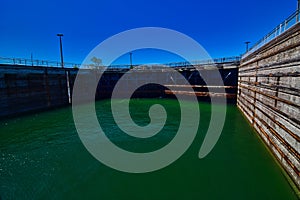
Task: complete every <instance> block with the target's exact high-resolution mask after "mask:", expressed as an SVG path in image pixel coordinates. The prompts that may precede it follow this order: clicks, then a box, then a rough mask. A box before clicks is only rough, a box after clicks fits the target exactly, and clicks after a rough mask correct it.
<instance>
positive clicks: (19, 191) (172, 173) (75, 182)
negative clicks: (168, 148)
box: [0, 99, 297, 200]
mask: <svg viewBox="0 0 300 200" xmlns="http://www.w3.org/2000/svg"><path fill="white" fill-rule="evenodd" d="M157 103H159V104H161V105H163V106H164V107H165V109H166V111H167V113H168V119H167V122H166V125H165V127H164V129H163V130H162V131H161V132H160V133H159V134H157V135H156V136H153V137H151V138H148V139H134V138H133V137H130V136H128V135H125V134H123V133H122V132H121V131H120V130H119V128H118V127H117V126H116V124H115V122H114V120H113V118H112V115H111V112H110V101H108V100H103V101H99V102H97V103H96V110H97V115H98V117H99V121H100V123H101V126H102V127H103V130H104V131H105V133H106V134H107V136H108V137H109V138H110V139H111V140H112V141H113V142H114V143H115V144H117V145H118V146H120V147H122V148H123V149H127V150H130V151H134V152H149V151H154V150H156V149H159V148H161V147H163V146H164V145H166V144H168V143H169V142H170V141H171V140H172V139H173V137H174V136H175V134H176V132H177V129H178V124H179V123H180V110H179V105H178V102H177V101H176V100H171V99H134V100H131V104H130V105H131V107H130V108H131V109H130V111H131V115H132V118H133V120H134V121H135V122H136V123H137V124H139V125H147V124H148V123H149V122H150V119H149V115H148V110H149V107H150V106H151V105H153V104H157ZM199 106H200V110H201V120H200V127H199V131H198V134H197V136H196V139H195V140H194V142H193V144H192V145H191V147H190V148H189V149H188V151H187V152H186V153H185V154H184V155H183V156H182V157H181V158H179V159H178V160H177V161H175V162H174V163H172V164H171V165H169V166H168V167H166V168H164V169H161V170H158V171H155V172H151V173H145V174H129V173H123V172H119V171H116V170H114V169H111V168H109V167H107V166H105V165H103V164H101V163H100V162H99V161H97V160H96V159H95V158H94V157H92V156H91V155H90V154H89V152H88V151H87V150H86V149H85V147H84V146H83V144H82V143H81V141H80V139H79V137H78V134H77V132H76V129H75V126H74V122H73V118H72V110H71V108H70V107H68V108H62V109H57V110H52V111H47V112H42V113H38V114H32V115H27V116H23V117H19V118H13V119H9V120H2V121H0V152H1V154H0V155H1V157H0V196H1V198H0V199H66V198H70V199H71V198H72V199H86V198H98V199H107V200H110V199H130V200H133V199H139V200H140V199H151V200H152V199H182V200H183V199H251V200H252V199H264V200H265V199H272V200H276V199H280V200H281V199H285V200H287V199H297V197H296V196H295V194H294V192H293V190H292V189H291V187H290V186H289V183H288V181H287V180H286V179H285V177H284V175H283V174H282V172H281V170H280V167H279V166H278V165H277V163H276V162H275V161H274V159H273V157H272V156H271V155H270V153H269V152H268V151H267V149H266V148H265V146H264V145H263V144H262V142H261V140H260V139H259V138H258V136H257V135H256V133H255V132H254V130H253V129H252V128H251V127H250V125H249V124H248V123H247V122H246V120H245V118H244V117H243V116H242V114H241V113H240V112H239V110H238V109H237V108H236V106H234V105H227V117H226V122H225V126H224V129H223V132H222V135H221V137H220V139H219V141H218V143H217V145H216V146H215V148H214V149H213V151H212V152H211V153H210V154H209V155H208V156H207V157H205V158H204V159H199V158H198V153H199V148H200V147H201V144H202V142H203V139H204V136H205V133H206V130H207V128H208V125H209V122H210V120H209V119H210V104H208V103H199ZM219 106H222V105H219ZM213 123H218V122H213Z"/></svg>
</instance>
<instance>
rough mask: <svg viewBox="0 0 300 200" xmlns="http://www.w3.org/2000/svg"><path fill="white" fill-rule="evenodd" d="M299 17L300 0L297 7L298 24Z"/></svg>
mask: <svg viewBox="0 0 300 200" xmlns="http://www.w3.org/2000/svg"><path fill="white" fill-rule="evenodd" d="M299 15H300V0H298V6H297V19H296V20H297V22H299Z"/></svg>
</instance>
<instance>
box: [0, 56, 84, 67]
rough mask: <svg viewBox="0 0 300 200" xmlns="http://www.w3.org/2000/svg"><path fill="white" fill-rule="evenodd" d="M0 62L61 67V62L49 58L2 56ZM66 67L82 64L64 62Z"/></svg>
mask: <svg viewBox="0 0 300 200" xmlns="http://www.w3.org/2000/svg"><path fill="white" fill-rule="evenodd" d="M0 64H10V65H12V64H13V65H23V66H37V67H61V63H60V62H56V61H49V60H36V59H26V58H5V57H0ZM64 67H66V68H76V67H80V64H76V63H68V62H64Z"/></svg>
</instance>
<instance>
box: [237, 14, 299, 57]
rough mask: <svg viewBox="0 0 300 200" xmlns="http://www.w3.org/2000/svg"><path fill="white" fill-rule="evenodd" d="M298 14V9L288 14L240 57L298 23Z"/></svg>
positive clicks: (245, 55)
mask: <svg viewBox="0 0 300 200" xmlns="http://www.w3.org/2000/svg"><path fill="white" fill-rule="evenodd" d="M299 15H300V11H299V10H297V11H296V12H294V13H293V14H292V15H291V16H289V17H288V18H287V19H286V20H284V21H283V22H282V23H280V24H279V25H278V26H277V27H276V28H274V29H273V30H272V31H271V32H270V33H268V34H267V35H265V36H264V37H263V38H262V39H260V40H259V41H258V42H257V43H255V44H254V45H253V46H252V47H251V48H250V49H249V51H247V52H246V53H245V54H244V55H243V56H242V58H245V57H247V56H248V55H250V54H251V53H253V52H255V51H256V50H257V49H259V48H261V47H262V46H264V45H265V44H267V43H268V42H270V41H271V40H273V39H275V38H277V37H278V36H279V35H281V34H282V33H284V32H286V31H287V30H288V29H290V28H291V27H293V26H294V25H296V24H297V23H299Z"/></svg>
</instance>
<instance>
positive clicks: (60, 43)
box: [57, 33, 64, 68]
mask: <svg viewBox="0 0 300 200" xmlns="http://www.w3.org/2000/svg"><path fill="white" fill-rule="evenodd" d="M57 36H58V37H59V46H60V60H61V67H62V68H64V56H63V49H62V39H61V37H62V36H64V35H63V34H61V33H59V34H57Z"/></svg>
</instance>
